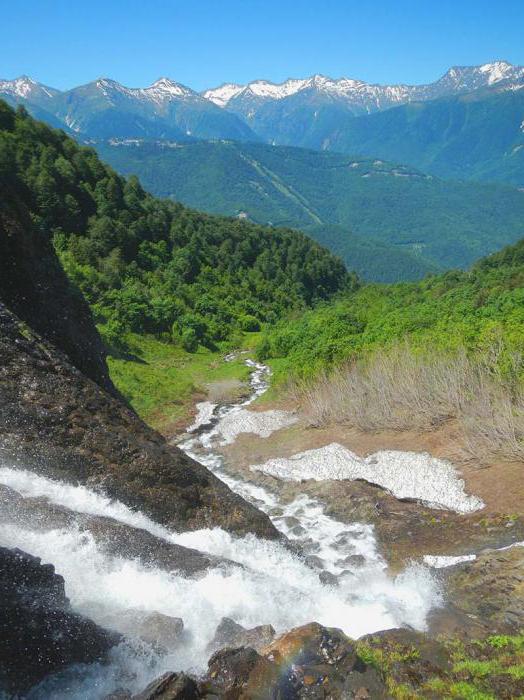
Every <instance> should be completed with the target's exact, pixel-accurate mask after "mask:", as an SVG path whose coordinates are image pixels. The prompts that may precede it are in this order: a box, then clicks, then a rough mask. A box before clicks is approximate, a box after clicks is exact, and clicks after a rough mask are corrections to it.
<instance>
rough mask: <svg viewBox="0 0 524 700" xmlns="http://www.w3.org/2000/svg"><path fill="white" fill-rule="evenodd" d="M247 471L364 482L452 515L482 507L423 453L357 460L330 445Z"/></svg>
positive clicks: (452, 472) (446, 467)
mask: <svg viewBox="0 0 524 700" xmlns="http://www.w3.org/2000/svg"><path fill="white" fill-rule="evenodd" d="M251 469H252V470H256V471H261V472H264V473H266V474H270V475H272V476H276V477H277V478H279V479H285V480H288V481H302V480H305V479H314V480H315V481H325V480H330V479H333V480H342V479H352V480H353V479H364V480H366V481H369V482H370V483H373V484H377V485H379V486H382V487H383V488H385V489H387V490H388V491H389V492H390V493H392V494H393V496H395V497H396V498H413V499H416V500H419V501H422V502H423V503H425V504H426V505H429V506H430V507H432V508H441V509H447V510H454V511H456V512H458V513H469V512H472V511H475V510H480V509H481V508H483V507H484V503H483V502H482V501H481V500H480V499H479V498H477V497H476V496H469V495H468V494H466V492H465V490H464V481H463V480H462V479H461V478H460V477H459V476H458V473H457V471H456V469H455V468H454V467H453V465H452V464H450V463H449V462H446V461H444V460H440V459H436V458H434V457H431V455H429V454H426V453H419V452H400V451H395V450H382V451H380V452H375V453H374V454H372V455H369V456H368V457H366V458H361V457H359V456H358V455H356V454H355V453H354V452H351V451H350V450H348V449H346V448H345V447H343V446H342V445H339V444H338V443H335V442H334V443H331V444H330V445H326V446H325V447H321V448H318V449H315V450H307V451H306V452H300V453H298V454H296V455H293V456H292V457H290V458H289V459H285V458H277V459H270V460H269V461H267V462H266V463H265V464H258V465H254V466H252V467H251Z"/></svg>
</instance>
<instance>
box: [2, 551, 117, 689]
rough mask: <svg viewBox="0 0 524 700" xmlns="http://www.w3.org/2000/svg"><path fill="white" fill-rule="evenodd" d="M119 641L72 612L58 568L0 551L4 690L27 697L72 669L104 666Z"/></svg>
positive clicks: (15, 553)
mask: <svg viewBox="0 0 524 700" xmlns="http://www.w3.org/2000/svg"><path fill="white" fill-rule="evenodd" d="M119 641H120V637H119V635H117V634H115V633H112V632H108V631H106V630H104V629H102V628H101V627H99V626H98V625H96V624H95V623H94V622H92V621H91V620H89V619H87V618H85V617H82V616H81V615H78V614H77V613H75V612H73V611H72V610H71V608H70V605H69V601H68V599H67V598H66V595H65V587H64V579H63V578H62V577H61V576H59V575H57V574H56V573H55V570H54V567H53V566H51V565H50V564H42V563H41V561H40V559H38V558H37V557H33V556H31V555H29V554H26V553H25V552H21V551H20V550H17V549H7V548H5V547H0V659H1V663H0V689H1V690H3V691H4V692H6V693H7V694H8V695H9V694H11V695H16V694H23V693H24V692H25V691H27V690H28V689H29V688H31V687H32V686H33V685H35V684H36V683H38V682H40V681H41V680H43V679H44V678H45V677H46V676H48V675H49V674H51V673H54V672H56V671H59V670H61V669H63V668H65V667H66V666H69V665H71V664H75V663H86V664H87V663H92V662H95V661H104V659H105V658H106V655H107V653H108V651H109V649H110V648H111V647H112V646H114V645H115V644H117V643H118V642H119ZM11 695H9V696H11Z"/></svg>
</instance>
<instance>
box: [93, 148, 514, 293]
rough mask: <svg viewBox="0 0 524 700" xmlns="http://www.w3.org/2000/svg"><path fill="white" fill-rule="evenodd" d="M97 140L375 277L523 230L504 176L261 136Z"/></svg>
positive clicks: (414, 268) (156, 174) (486, 246)
mask: <svg viewBox="0 0 524 700" xmlns="http://www.w3.org/2000/svg"><path fill="white" fill-rule="evenodd" d="M97 148H98V151H99V153H101V154H102V156H103V158H104V159H106V160H107V161H108V162H110V163H111V164H112V165H113V166H114V167H115V168H116V169H117V170H119V171H121V172H123V173H125V174H128V173H137V174H138V175H139V176H140V178H141V181H142V182H143V183H144V186H145V187H147V188H148V189H149V190H150V191H152V192H154V193H156V194H158V195H161V196H165V197H171V198H173V199H176V200H180V201H182V202H185V203H187V204H190V205H191V206H195V207H198V208H201V209H205V210H207V211H209V212H215V213H216V212H220V213H224V214H229V215H247V216H248V217H249V218H250V219H252V220H254V221H257V222H264V223H272V224H274V225H285V226H295V227H297V228H300V229H302V230H304V231H306V232H307V233H309V234H310V235H311V236H312V237H314V238H315V239H316V240H318V241H319V242H321V243H322V244H324V245H326V246H328V247H329V248H330V249H331V250H333V251H334V252H336V253H337V254H338V255H340V256H341V257H342V258H343V259H344V260H345V262H346V264H347V266H348V268H349V269H355V270H356V271H357V272H358V273H359V274H361V275H362V276H363V277H365V278H367V279H371V280H375V281H397V280H400V279H417V278H420V277H422V276H424V274H426V273H427V272H434V271H437V270H439V269H445V268H451V267H467V266H469V265H470V264H471V263H472V262H473V261H474V260H476V259H478V258H479V257H481V256H483V255H486V254H488V253H490V252H492V251H494V250H497V249H498V248H500V247H502V246H504V245H507V244H509V243H513V242H515V241H516V240H518V239H519V238H520V237H522V236H523V235H524V192H520V191H518V190H517V189H515V188H512V187H509V186H505V185H492V184H479V183H469V182H455V181H453V182H451V181H444V180H440V179H438V178H435V177H430V176H427V175H424V174H423V173H420V172H419V171H417V170H414V169H413V168H411V167H405V166H397V165H394V164H392V163H388V162H382V161H377V160H370V159H364V158H355V157H352V156H344V155H340V154H336V153H329V152H322V153H321V152H317V151H308V150H304V149H298V148H289V147H273V146H267V145H263V144H236V143H233V142H200V143H193V144H171V146H169V145H167V144H165V143H163V144H159V143H156V144H155V143H141V144H138V145H131V144H128V145H125V144H120V145H114V144H113V145H111V144H107V143H106V144H98V145H97ZM377 245H378V246H379V247H378V248H377Z"/></svg>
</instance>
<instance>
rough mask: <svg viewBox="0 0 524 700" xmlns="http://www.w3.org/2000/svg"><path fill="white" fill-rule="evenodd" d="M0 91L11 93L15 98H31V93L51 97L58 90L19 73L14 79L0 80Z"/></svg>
mask: <svg viewBox="0 0 524 700" xmlns="http://www.w3.org/2000/svg"><path fill="white" fill-rule="evenodd" d="M0 93H3V94H4V95H11V96H12V97H15V98H22V99H24V100H31V97H32V96H33V95H38V96H41V97H53V96H54V95H56V94H57V93H58V90H55V89H54V88H49V87H47V86H46V85H42V84H41V83H37V82H36V80H33V79H32V78H30V77H29V76H27V75H21V76H20V77H18V78H15V79H14V80H0Z"/></svg>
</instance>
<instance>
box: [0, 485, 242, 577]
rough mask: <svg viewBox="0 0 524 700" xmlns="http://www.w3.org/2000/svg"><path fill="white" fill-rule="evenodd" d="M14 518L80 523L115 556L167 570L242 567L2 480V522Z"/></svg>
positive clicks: (30, 524)
mask: <svg viewBox="0 0 524 700" xmlns="http://www.w3.org/2000/svg"><path fill="white" fill-rule="evenodd" d="M2 522H3V523H6V522H13V523H16V524H17V525H20V526H22V527H25V528H27V529H30V530H33V529H37V530H54V529H60V528H66V527H73V526H74V527H77V528H78V529H79V530H81V531H84V532H88V533H89V534H90V535H91V536H92V537H93V538H94V540H95V542H96V543H97V545H98V546H99V547H100V549H102V551H104V552H106V553H107V554H110V555H112V556H123V557H127V558H130V559H138V560H139V561H140V562H142V564H144V565H146V566H151V567H154V568H157V569H162V570H164V571H168V572H171V571H177V572H180V573H181V574H183V575H185V576H191V577H192V576H197V575H199V574H203V573H205V572H206V571H207V570H208V569H210V568H222V569H230V568H238V567H239V565H238V564H236V563H234V562H231V561H228V560H226V559H221V558H220V557H215V556H213V555H211V554H205V553H203V552H199V551H198V550H196V549H190V548H189V547H182V546H181V545H178V544H174V543H172V542H168V541H167V540H164V539H162V538H161V537H157V536H156V535H152V534H151V533H150V532H148V531H147V530H142V529H140V528H134V527H132V526H131V525H126V524H125V523H121V522H119V521H117V520H114V519H113V518H107V517H103V516H98V515H89V514H86V513H77V512H75V511H72V510H69V509H68V508H65V507H64V506H60V505H56V504H53V503H50V502H49V501H48V500H47V499H46V498H24V497H23V496H22V495H21V494H20V493H18V492H17V491H14V490H13V489H11V488H9V487H8V486H5V485H3V484H0V523H2Z"/></svg>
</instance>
